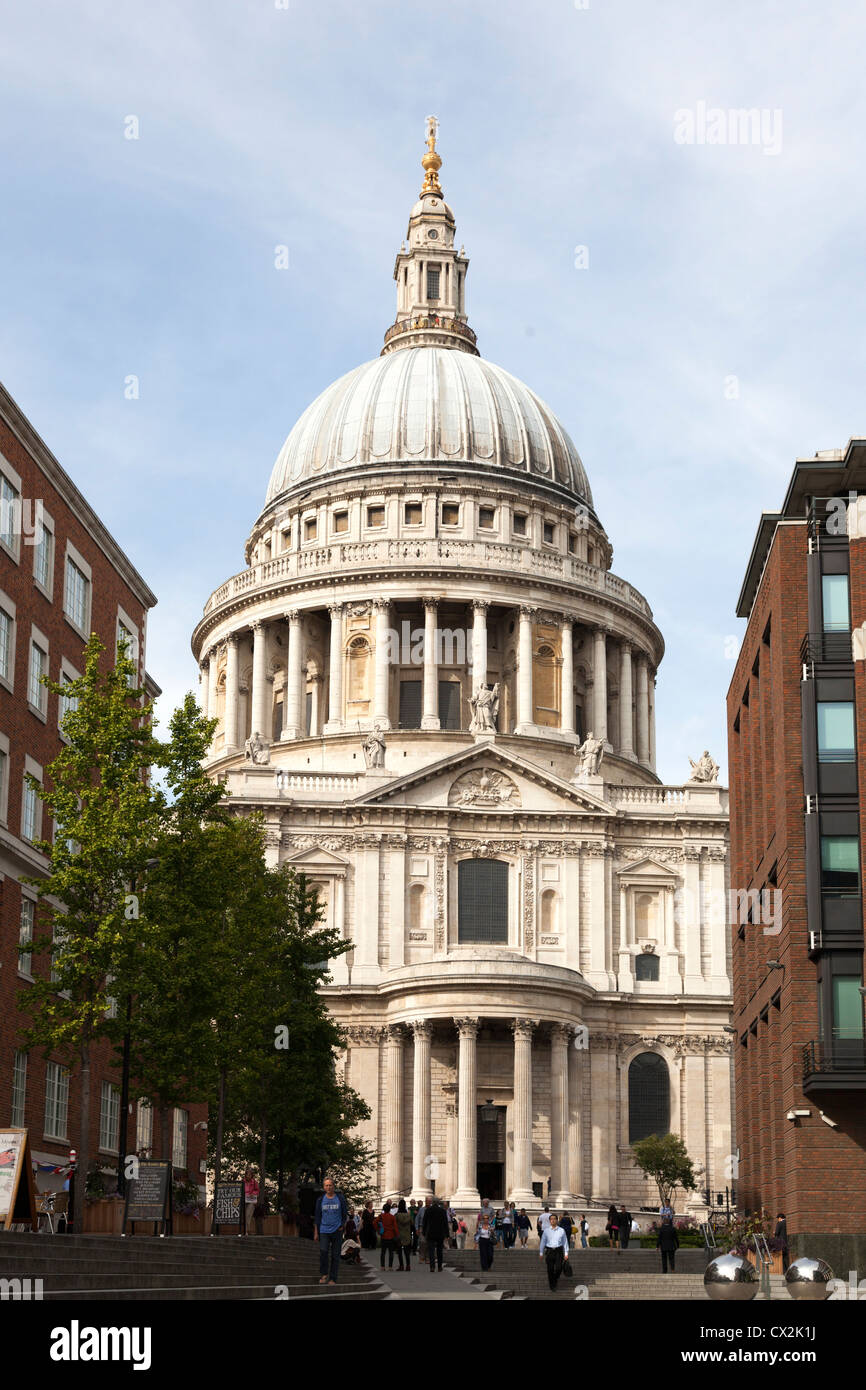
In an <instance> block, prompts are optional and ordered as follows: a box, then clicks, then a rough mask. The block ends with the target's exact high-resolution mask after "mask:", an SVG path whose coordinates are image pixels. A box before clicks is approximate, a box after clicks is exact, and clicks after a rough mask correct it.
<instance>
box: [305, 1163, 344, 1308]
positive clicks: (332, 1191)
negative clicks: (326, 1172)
mask: <svg viewBox="0 0 866 1390" xmlns="http://www.w3.org/2000/svg"><path fill="white" fill-rule="evenodd" d="M348 1214H349V1208H348V1206H347V1204H346V1199H345V1197H344V1196H343V1194H342V1192H337V1190H336V1188H335V1187H334V1182H333V1179H332V1178H325V1191H324V1192H323V1193H322V1196H321V1197H320V1198H319V1200H318V1201H317V1202H316V1229H315V1234H314V1236H313V1239H314V1240H317V1241H318V1242H319V1273H320V1274H321V1278H320V1279H319V1283H320V1284H336V1282H337V1270H338V1269H339V1267H340V1251H341V1249H342V1247H343V1227H344V1226H345V1224H346V1217H347V1216H348ZM329 1275H330V1278H329Z"/></svg>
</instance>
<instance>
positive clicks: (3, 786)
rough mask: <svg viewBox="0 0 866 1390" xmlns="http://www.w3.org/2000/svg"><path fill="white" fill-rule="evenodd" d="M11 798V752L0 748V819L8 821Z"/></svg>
mask: <svg viewBox="0 0 866 1390" xmlns="http://www.w3.org/2000/svg"><path fill="white" fill-rule="evenodd" d="M8 798H9V754H8V753H7V752H6V749H5V748H0V821H3V823H4V824H5V822H6V814H7V809H8Z"/></svg>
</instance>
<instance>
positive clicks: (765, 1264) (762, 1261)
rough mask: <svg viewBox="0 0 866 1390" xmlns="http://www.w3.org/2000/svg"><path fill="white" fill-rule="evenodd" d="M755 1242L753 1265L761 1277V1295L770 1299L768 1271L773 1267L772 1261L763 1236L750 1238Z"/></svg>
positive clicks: (770, 1288) (770, 1289) (770, 1290)
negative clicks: (756, 1267)
mask: <svg viewBox="0 0 866 1390" xmlns="http://www.w3.org/2000/svg"><path fill="white" fill-rule="evenodd" d="M752 1239H753V1240H754V1242H755V1263H756V1265H757V1266H758V1268H759V1270H760V1275H761V1293H762V1294H763V1295H764V1297H765V1298H772V1296H773V1295H772V1286H771V1284H770V1270H771V1269H772V1267H773V1260H772V1257H771V1255H770V1247H769V1245H768V1244H767V1237H766V1236H765V1235H763V1234H762V1235H755V1236H753V1237H752Z"/></svg>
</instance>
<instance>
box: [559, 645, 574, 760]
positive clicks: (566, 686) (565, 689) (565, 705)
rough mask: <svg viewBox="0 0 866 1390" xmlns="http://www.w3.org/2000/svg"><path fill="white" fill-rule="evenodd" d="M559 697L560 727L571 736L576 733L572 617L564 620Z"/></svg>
mask: <svg viewBox="0 0 866 1390" xmlns="http://www.w3.org/2000/svg"><path fill="white" fill-rule="evenodd" d="M559 699H560V705H561V709H560V715H559V727H560V729H561V730H562V732H563V733H564V734H568V736H569V737H571V736H572V735H573V734H574V628H573V626H572V619H571V618H563V620H562V689H561V691H560V695H559Z"/></svg>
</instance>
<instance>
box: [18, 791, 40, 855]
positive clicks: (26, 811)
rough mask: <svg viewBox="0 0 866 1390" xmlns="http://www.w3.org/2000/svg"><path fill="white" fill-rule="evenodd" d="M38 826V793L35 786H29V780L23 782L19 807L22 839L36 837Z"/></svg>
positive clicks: (33, 838)
mask: <svg viewBox="0 0 866 1390" xmlns="http://www.w3.org/2000/svg"><path fill="white" fill-rule="evenodd" d="M38 826H39V795H38V793H37V791H36V788H35V787H31V785H30V783H29V782H25V783H24V794H23V797H22V807H21V834H22V835H23V836H24V839H25V840H31V841H32V840H35V839H37V837H38V833H39V831H38Z"/></svg>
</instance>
